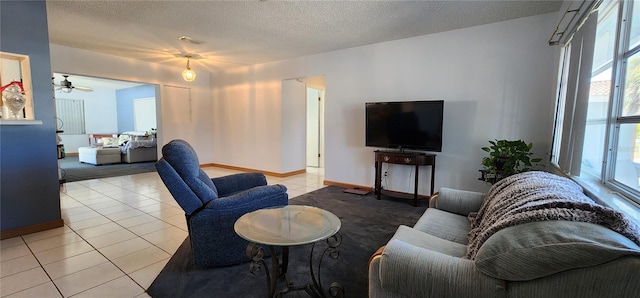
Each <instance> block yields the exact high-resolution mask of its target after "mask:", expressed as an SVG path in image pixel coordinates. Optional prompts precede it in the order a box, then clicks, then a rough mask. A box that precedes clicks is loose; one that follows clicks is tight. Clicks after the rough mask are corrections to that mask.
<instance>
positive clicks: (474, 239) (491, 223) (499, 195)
mask: <svg viewBox="0 0 640 298" xmlns="http://www.w3.org/2000/svg"><path fill="white" fill-rule="evenodd" d="M469 220H470V221H471V230H470V231H469V235H468V236H469V244H468V247H467V255H466V256H465V257H466V258H468V259H471V260H474V259H475V257H476V254H477V253H478V249H480V247H481V246H482V244H483V243H484V242H485V241H486V240H487V239H489V237H491V235H493V234H495V233H496V232H498V231H500V230H501V229H504V228H507V227H511V226H515V225H519V224H523V223H529V222H537V221H545V220H567V221H578V222H587V223H593V224H597V225H601V226H604V227H607V228H609V229H611V230H613V231H615V232H617V233H619V234H621V235H624V236H625V237H627V238H629V239H631V240H632V241H633V242H635V243H636V244H638V245H640V230H639V229H638V226H636V225H635V224H634V223H632V222H630V221H629V220H627V219H626V218H625V217H624V215H623V214H622V213H620V212H617V211H615V210H613V209H611V208H608V207H605V206H602V205H599V204H597V203H595V202H594V201H593V200H591V199H590V198H589V197H587V196H586V195H585V194H584V193H583V192H582V187H580V186H579V185H578V184H576V183H575V182H573V181H571V180H570V179H567V178H564V177H560V176H557V175H554V174H551V173H547V172H540V171H531V172H525V173H520V174H516V175H513V176H509V177H507V178H504V179H502V180H500V181H498V182H497V183H496V184H494V185H493V187H492V188H491V189H490V190H489V192H488V193H487V196H486V197H485V199H484V201H483V202H482V205H481V206H480V209H479V210H478V212H473V213H471V214H469Z"/></svg>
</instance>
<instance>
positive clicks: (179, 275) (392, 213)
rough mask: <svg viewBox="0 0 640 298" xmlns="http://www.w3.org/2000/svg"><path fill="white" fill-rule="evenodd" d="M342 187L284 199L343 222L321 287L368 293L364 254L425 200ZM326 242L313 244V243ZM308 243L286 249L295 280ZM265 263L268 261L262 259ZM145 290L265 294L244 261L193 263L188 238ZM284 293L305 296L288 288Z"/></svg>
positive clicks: (305, 267) (409, 221) (261, 278)
mask: <svg viewBox="0 0 640 298" xmlns="http://www.w3.org/2000/svg"><path fill="white" fill-rule="evenodd" d="M342 190H343V189H342V188H339V187H334V186H329V187H325V188H322V189H319V190H316V191H314V192H311V193H307V194H304V195H301V196H298V197H296V198H293V199H291V200H290V201H289V204H292V205H293V204H296V205H310V206H315V207H319V208H323V209H326V210H329V211H331V212H333V213H334V214H335V215H337V216H338V217H339V218H340V220H341V221H342V227H341V229H340V234H341V235H342V244H341V245H340V246H339V247H338V250H339V252H340V256H339V257H338V258H337V259H331V258H325V259H324V260H323V262H322V270H321V273H322V274H321V279H322V283H323V285H324V286H325V288H326V287H327V286H328V285H329V284H330V283H331V282H334V281H335V282H339V283H341V284H342V286H343V287H344V290H345V293H344V294H345V296H344V297H366V296H367V287H368V286H367V269H368V268H367V265H368V261H369V257H370V256H371V255H372V254H373V253H374V252H375V251H376V250H377V249H378V248H379V247H380V246H382V245H384V244H385V243H386V242H388V241H389V239H390V238H391V236H393V234H394V233H395V231H396V229H397V228H398V226H399V225H408V226H413V224H415V223H416V221H417V220H418V218H419V217H420V215H422V213H424V211H425V209H426V202H422V204H421V205H420V206H419V207H413V205H412V201H410V200H394V199H383V200H376V198H375V196H374V195H373V194H372V193H371V194H369V195H367V196H360V195H354V194H347V193H343V192H342ZM324 247H326V244H325V243H318V244H317V245H316V250H318V248H324ZM310 250H311V245H305V246H296V247H291V248H290V257H289V273H288V276H289V278H290V279H291V280H292V281H293V283H294V284H304V283H307V282H309V281H310V277H309V264H308V262H309V252H310ZM267 262H268V263H269V264H270V261H269V260H267ZM147 293H148V294H149V295H151V296H152V297H243V298H248V297H264V296H265V295H266V277H265V275H264V272H259V273H258V274H256V275H253V274H251V273H250V272H249V264H240V265H236V266H229V267H221V268H213V269H199V268H196V267H195V265H194V263H193V258H192V256H191V253H190V245H189V238H187V239H186V240H185V241H184V243H183V244H182V245H181V246H180V247H179V248H178V250H177V251H176V253H175V254H174V255H173V257H172V258H171V259H170V260H169V262H168V263H167V265H166V266H165V268H164V269H163V270H162V272H160V274H159V275H158V277H157V278H156V279H155V280H154V282H153V283H152V284H151V286H150V287H149V289H148V290H147ZM285 297H308V296H307V295H306V293H304V292H303V291H302V292H293V293H290V294H288V295H286V296H285Z"/></svg>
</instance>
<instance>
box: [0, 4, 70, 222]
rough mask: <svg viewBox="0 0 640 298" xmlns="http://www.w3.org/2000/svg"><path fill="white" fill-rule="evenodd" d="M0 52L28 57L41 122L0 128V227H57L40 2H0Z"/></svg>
mask: <svg viewBox="0 0 640 298" xmlns="http://www.w3.org/2000/svg"><path fill="white" fill-rule="evenodd" d="M0 51H3V52H10V53H16V54H24V55H29V59H30V62H31V81H32V84H33V101H34V103H33V105H34V114H35V118H36V120H41V121H42V123H43V124H42V125H1V126H0V219H1V222H0V226H1V228H2V231H3V232H4V231H6V230H9V229H16V228H23V227H26V226H34V225H39V224H46V223H51V222H55V221H60V222H61V214H60V192H59V182H58V160H57V149H56V134H55V131H56V128H55V121H54V114H55V112H54V111H55V109H54V102H53V98H52V97H53V92H52V89H51V88H52V86H51V83H52V81H51V59H50V56H49V35H48V28H47V6H46V2H45V1H0Z"/></svg>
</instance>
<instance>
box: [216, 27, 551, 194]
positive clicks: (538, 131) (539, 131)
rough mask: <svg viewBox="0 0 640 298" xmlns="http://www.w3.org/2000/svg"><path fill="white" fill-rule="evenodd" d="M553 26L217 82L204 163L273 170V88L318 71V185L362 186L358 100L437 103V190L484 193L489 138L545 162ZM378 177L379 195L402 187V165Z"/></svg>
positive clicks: (342, 56)
mask: <svg viewBox="0 0 640 298" xmlns="http://www.w3.org/2000/svg"><path fill="white" fill-rule="evenodd" d="M556 19H557V15H556V14H547V15H541V16H534V17H528V18H522V19H516V20H510V21H506V22H500V23H494V24H489V25H483V26H477V27H471V28H465V29H460V30H455V31H449V32H444V33H438V34H432V35H425V36H420V37H415V38H408V39H403V40H397V41H392V42H385V43H379V44H373V45H369V46H363V47H357V48H351V49H346V50H340V51H334V52H329V53H323V54H318V55H313V56H308V57H303V58H298V59H290V60H284V61H278V62H273V63H267V64H261V65H254V66H250V67H242V68H237V69H234V70H231V71H227V72H225V73H224V74H222V75H217V76H215V77H214V78H213V81H215V82H216V86H214V99H215V100H214V108H213V112H214V116H213V118H214V123H213V124H214V127H213V128H214V134H215V136H216V137H215V139H214V140H213V148H214V151H215V152H216V154H215V155H214V156H213V159H214V162H216V163H222V164H230V165H236V166H244V167H249V168H254V169H261V170H268V171H274V172H281V170H282V165H283V161H282V160H281V157H280V154H279V153H280V152H282V150H283V146H285V144H284V142H283V139H285V137H283V136H281V135H279V133H278V132H279V131H284V130H283V129H281V125H282V116H281V115H280V111H281V110H282V109H281V105H282V104H283V103H282V101H281V98H280V94H281V84H280V82H281V80H282V79H287V78H295V77H309V76H315V75H320V74H322V75H324V76H325V78H326V93H325V97H326V102H325V179H326V180H328V181H336V182H343V183H351V184H357V185H365V186H372V185H373V180H374V167H373V158H374V156H373V150H374V148H367V147H365V146H364V103H365V102H367V101H400V100H422V99H443V100H445V120H444V144H443V150H442V152H441V153H438V157H437V166H436V189H437V188H439V187H440V186H447V187H457V188H463V189H470V190H481V191H485V190H487V189H488V185H486V184H485V183H483V182H481V181H478V180H477V178H478V177H479V172H478V169H480V168H481V164H480V161H481V159H482V157H483V156H485V153H484V151H482V150H481V149H480V148H481V147H483V146H486V145H487V144H488V140H492V139H496V138H497V139H500V138H509V139H523V140H525V141H527V142H533V143H534V152H535V153H536V155H537V156H540V157H544V158H546V156H545V153H546V152H548V151H549V150H550V141H551V130H552V122H553V120H552V119H553V107H554V89H555V80H554V76H555V72H556V57H557V51H558V48H553V47H549V46H548V45H547V40H548V38H549V35H550V34H551V32H552V29H553V27H554V25H555V23H556ZM298 112H301V113H304V111H298ZM300 125H304V123H302V124H300ZM302 137H304V136H302ZM302 149H303V148H302ZM423 173H424V174H423ZM428 173H429V172H428V168H425V169H423V170H422V171H421V173H420V175H421V179H420V180H421V183H420V192H421V193H423V194H425V193H428V192H429V190H428V184H429V183H428V181H429V180H428V179H429V174H428ZM389 174H390V179H389V180H390V181H389V184H388V185H387V186H388V187H389V188H390V189H395V190H400V191H410V190H411V189H412V188H411V183H408V181H410V180H412V179H410V178H409V177H412V174H411V170H410V169H409V168H408V167H404V166H393V167H391V169H390V171H389Z"/></svg>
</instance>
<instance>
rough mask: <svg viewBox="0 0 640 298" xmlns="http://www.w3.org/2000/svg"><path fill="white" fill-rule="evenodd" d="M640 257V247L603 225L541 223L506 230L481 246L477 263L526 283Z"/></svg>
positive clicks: (494, 273) (487, 270) (488, 271)
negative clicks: (616, 260)
mask: <svg viewBox="0 0 640 298" xmlns="http://www.w3.org/2000/svg"><path fill="white" fill-rule="evenodd" d="M626 255H640V247H638V245H636V244H635V243H633V241H631V240H629V239H628V238H626V237H624V236H622V235H620V234H618V233H616V232H614V231H612V230H610V229H607V228H605V227H603V226H599V225H595V224H591V223H584V222H570V221H560V220H551V221H541V222H532V223H526V224H520V225H517V226H512V227H509V228H505V229H503V230H501V231H499V232H497V233H495V234H494V235H493V236H491V237H489V239H487V241H486V242H485V243H484V244H483V245H482V246H481V247H480V249H479V250H478V254H477V255H476V259H475V264H476V266H477V268H478V269H479V270H480V271H482V272H483V273H485V274H487V275H489V276H492V277H495V278H500V279H504V280H509V281H526V280H532V279H535V278H539V277H543V276H547V275H551V274H554V273H558V272H561V271H566V270H571V269H576V268H584V267H590V266H595V265H599V264H602V263H606V262H608V261H611V260H614V259H617V258H620V257H622V256H626Z"/></svg>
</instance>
